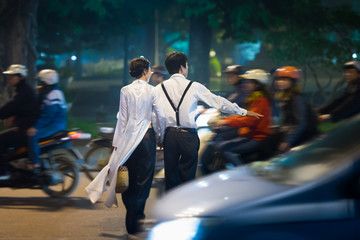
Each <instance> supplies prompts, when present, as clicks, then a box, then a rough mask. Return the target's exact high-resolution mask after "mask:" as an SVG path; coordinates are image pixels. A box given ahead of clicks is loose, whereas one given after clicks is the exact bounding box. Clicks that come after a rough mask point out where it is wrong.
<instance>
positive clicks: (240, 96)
mask: <svg viewBox="0 0 360 240" xmlns="http://www.w3.org/2000/svg"><path fill="white" fill-rule="evenodd" d="M244 73H245V70H244V68H243V66H241V65H230V66H228V67H226V69H225V71H224V74H225V76H226V81H227V83H228V84H229V85H231V86H233V87H234V88H235V91H234V92H233V93H232V94H230V95H229V96H228V97H227V99H228V100H229V101H230V102H233V103H236V104H237V105H239V106H240V107H244V102H245V99H246V94H245V91H244V87H243V85H242V84H241V75H242V74H244Z"/></svg>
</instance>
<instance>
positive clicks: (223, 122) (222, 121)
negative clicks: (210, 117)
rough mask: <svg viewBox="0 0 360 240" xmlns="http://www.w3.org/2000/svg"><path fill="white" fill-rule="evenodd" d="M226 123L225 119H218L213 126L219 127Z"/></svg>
mask: <svg viewBox="0 0 360 240" xmlns="http://www.w3.org/2000/svg"><path fill="white" fill-rule="evenodd" d="M226 124H227V121H226V120H224V119H220V120H218V121H217V122H215V127H217V128H219V127H222V126H225V125H226Z"/></svg>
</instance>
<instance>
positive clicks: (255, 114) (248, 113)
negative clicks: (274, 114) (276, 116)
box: [246, 111, 264, 118]
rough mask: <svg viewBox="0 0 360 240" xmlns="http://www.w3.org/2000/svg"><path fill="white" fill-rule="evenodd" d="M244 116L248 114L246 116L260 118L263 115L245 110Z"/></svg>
mask: <svg viewBox="0 0 360 240" xmlns="http://www.w3.org/2000/svg"><path fill="white" fill-rule="evenodd" d="M246 116H248V117H256V118H262V117H263V116H264V115H261V114H259V113H256V112H252V111H247V114H246Z"/></svg>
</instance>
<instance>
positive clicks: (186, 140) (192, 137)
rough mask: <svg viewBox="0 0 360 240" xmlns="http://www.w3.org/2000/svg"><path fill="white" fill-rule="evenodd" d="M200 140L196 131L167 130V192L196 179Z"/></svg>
mask: <svg viewBox="0 0 360 240" xmlns="http://www.w3.org/2000/svg"><path fill="white" fill-rule="evenodd" d="M199 146H200V140H199V137H198V135H197V132H196V131H186V130H182V129H176V128H167V129H166V132H165V136H164V165H165V190H169V189H171V188H173V187H176V186H178V185H179V184H181V183H184V182H186V181H189V180H192V179H195V174H196V167H197V163H198V151H199Z"/></svg>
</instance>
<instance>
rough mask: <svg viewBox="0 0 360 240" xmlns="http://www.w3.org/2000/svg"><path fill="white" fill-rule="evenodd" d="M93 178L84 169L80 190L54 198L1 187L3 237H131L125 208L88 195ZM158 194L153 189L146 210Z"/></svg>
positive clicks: (46, 239)
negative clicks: (126, 226)
mask: <svg viewBox="0 0 360 240" xmlns="http://www.w3.org/2000/svg"><path fill="white" fill-rule="evenodd" d="M89 182H90V181H89V180H88V179H87V178H86V177H85V175H84V174H83V173H81V179H80V182H79V186H78V188H77V190H76V191H75V192H74V193H73V194H71V195H70V196H69V197H67V198H61V199H56V198H50V197H48V196H47V195H46V194H45V193H43V192H42V191H41V190H29V189H17V190H13V189H9V188H0V240H5V239H6V240H69V239H77V240H85V239H86V240H95V239H96V240H111V239H127V237H126V230H125V222H124V219H125V208H124V206H123V204H122V201H121V195H120V194H119V195H118V202H119V207H118V208H110V209H109V208H106V207H105V206H104V203H103V201H104V196H103V197H102V198H101V199H100V201H99V202H98V203H96V204H94V205H93V204H91V203H90V201H89V200H88V199H87V195H86V193H85V190H84V188H85V187H86V186H87V184H89ZM156 198H157V190H156V189H155V188H153V189H152V190H151V194H150V198H149V200H148V202H147V206H146V209H145V213H146V214H147V215H149V214H148V212H149V209H150V208H151V205H152V204H153V203H154V201H155V200H156Z"/></svg>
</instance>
